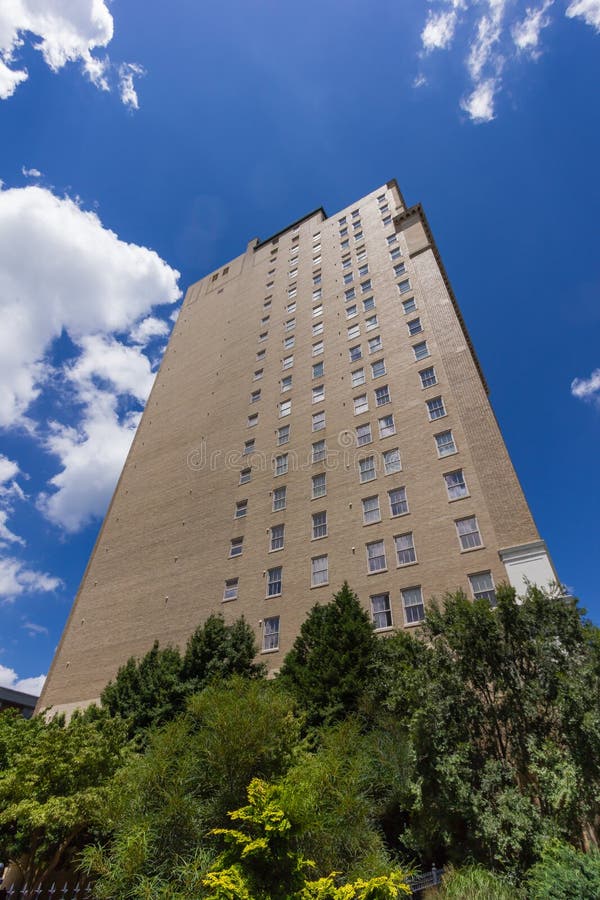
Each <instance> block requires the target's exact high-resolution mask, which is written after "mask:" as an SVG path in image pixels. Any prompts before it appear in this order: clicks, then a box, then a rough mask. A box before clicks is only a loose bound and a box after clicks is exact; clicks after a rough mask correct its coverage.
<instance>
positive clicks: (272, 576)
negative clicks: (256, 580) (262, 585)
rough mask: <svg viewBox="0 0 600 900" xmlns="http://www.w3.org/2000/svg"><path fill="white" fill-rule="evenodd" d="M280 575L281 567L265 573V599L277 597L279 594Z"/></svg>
mask: <svg viewBox="0 0 600 900" xmlns="http://www.w3.org/2000/svg"><path fill="white" fill-rule="evenodd" d="M282 574H283V567H282V566H275V568H274V569H269V570H268V571H267V597H277V595H278V594H280V593H281V587H282V577H281V576H282Z"/></svg>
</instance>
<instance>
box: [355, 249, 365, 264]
mask: <svg viewBox="0 0 600 900" xmlns="http://www.w3.org/2000/svg"><path fill="white" fill-rule="evenodd" d="M366 258H367V251H366V250H365V248H364V247H360V248H358V249H357V251H356V261H357V262H359V263H362V262H365V260H366Z"/></svg>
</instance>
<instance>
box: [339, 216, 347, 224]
mask: <svg viewBox="0 0 600 900" xmlns="http://www.w3.org/2000/svg"><path fill="white" fill-rule="evenodd" d="M345 224H346V216H342V218H341V219H338V225H345Z"/></svg>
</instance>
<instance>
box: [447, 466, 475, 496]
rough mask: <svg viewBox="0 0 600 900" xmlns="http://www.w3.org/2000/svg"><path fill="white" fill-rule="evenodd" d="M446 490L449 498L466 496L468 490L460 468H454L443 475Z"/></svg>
mask: <svg viewBox="0 0 600 900" xmlns="http://www.w3.org/2000/svg"><path fill="white" fill-rule="evenodd" d="M444 482H445V484H446V490H447V491H448V499H449V500H460V499H461V497H468V496H469V490H468V488H467V482H466V481H465V475H464V472H463V470H462V469H456V471H454V472H446V474H445V475H444Z"/></svg>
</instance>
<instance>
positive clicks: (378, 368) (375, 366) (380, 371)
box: [371, 359, 385, 378]
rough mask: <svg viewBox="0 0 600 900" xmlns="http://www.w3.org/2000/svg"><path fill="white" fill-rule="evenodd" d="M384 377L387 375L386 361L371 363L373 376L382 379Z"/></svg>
mask: <svg viewBox="0 0 600 900" xmlns="http://www.w3.org/2000/svg"><path fill="white" fill-rule="evenodd" d="M382 375H385V359H378V360H377V362H374V363H371V376H372V377H373V378H381V376H382Z"/></svg>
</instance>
